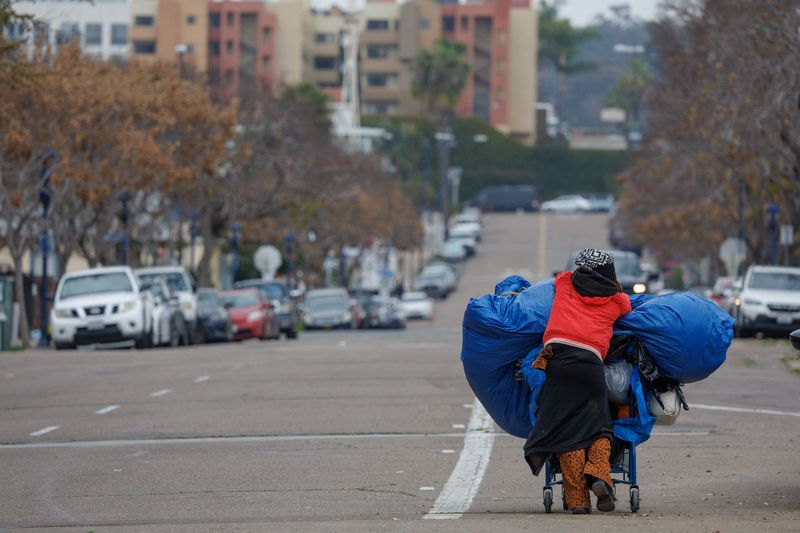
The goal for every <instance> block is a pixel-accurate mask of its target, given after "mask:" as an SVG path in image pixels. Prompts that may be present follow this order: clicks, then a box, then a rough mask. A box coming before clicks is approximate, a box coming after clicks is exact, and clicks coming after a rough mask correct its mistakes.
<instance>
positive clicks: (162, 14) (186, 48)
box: [129, 0, 208, 73]
mask: <svg viewBox="0 0 800 533" xmlns="http://www.w3.org/2000/svg"><path fill="white" fill-rule="evenodd" d="M129 17H130V20H131V21H132V25H131V29H130V42H131V46H130V55H131V57H133V58H136V59H138V60H142V61H166V62H176V63H180V64H181V65H182V66H185V67H186V68H193V69H195V70H196V71H197V72H201V73H204V72H206V71H207V69H208V0H132V1H131V10H130V14H129Z"/></svg>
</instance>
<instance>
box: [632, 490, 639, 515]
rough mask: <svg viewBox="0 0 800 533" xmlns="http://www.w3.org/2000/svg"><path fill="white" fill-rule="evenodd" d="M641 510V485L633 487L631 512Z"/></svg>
mask: <svg viewBox="0 0 800 533" xmlns="http://www.w3.org/2000/svg"><path fill="white" fill-rule="evenodd" d="M638 511H639V487H636V486H633V487H631V512H632V513H635V512H638Z"/></svg>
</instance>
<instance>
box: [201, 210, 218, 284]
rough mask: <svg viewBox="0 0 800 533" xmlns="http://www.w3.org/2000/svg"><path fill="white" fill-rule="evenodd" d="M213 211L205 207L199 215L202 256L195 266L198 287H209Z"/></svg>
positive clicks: (212, 248)
mask: <svg viewBox="0 0 800 533" xmlns="http://www.w3.org/2000/svg"><path fill="white" fill-rule="evenodd" d="M213 216H214V212H213V209H211V208H210V207H207V208H206V209H203V210H202V213H201V215H200V235H201V236H202V237H203V255H202V256H200V262H199V263H198V264H197V284H198V287H210V286H211V268H210V267H211V258H212V256H213V254H214V244H215V243H214V231H213V228H212V226H211V223H212V218H213Z"/></svg>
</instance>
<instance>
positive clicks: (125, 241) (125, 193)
mask: <svg viewBox="0 0 800 533" xmlns="http://www.w3.org/2000/svg"><path fill="white" fill-rule="evenodd" d="M119 201H120V203H121V204H122V210H121V211H120V212H119V219H120V221H121V222H122V264H123V265H127V264H128V245H129V243H130V238H129V237H128V220H129V219H130V211H129V209H128V202H130V201H131V193H130V191H129V190H128V189H127V188H126V189H122V192H121V193H119Z"/></svg>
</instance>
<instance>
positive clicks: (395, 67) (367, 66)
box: [361, 54, 402, 73]
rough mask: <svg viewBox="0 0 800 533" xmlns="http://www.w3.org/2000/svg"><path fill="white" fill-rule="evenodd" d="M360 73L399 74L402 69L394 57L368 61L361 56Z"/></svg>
mask: <svg viewBox="0 0 800 533" xmlns="http://www.w3.org/2000/svg"><path fill="white" fill-rule="evenodd" d="M361 58H362V59H361V71H362V72H391V73H396V72H399V71H400V69H401V68H402V65H401V64H400V61H399V60H398V59H397V58H394V57H387V58H383V59H369V58H367V57H365V56H364V55H363V54H362V56H361Z"/></svg>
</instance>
